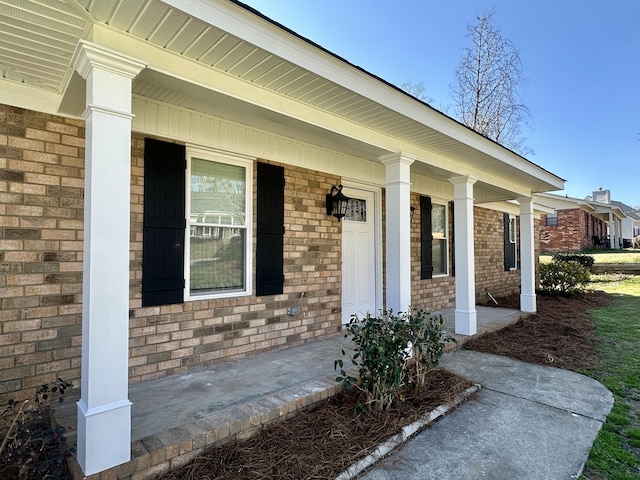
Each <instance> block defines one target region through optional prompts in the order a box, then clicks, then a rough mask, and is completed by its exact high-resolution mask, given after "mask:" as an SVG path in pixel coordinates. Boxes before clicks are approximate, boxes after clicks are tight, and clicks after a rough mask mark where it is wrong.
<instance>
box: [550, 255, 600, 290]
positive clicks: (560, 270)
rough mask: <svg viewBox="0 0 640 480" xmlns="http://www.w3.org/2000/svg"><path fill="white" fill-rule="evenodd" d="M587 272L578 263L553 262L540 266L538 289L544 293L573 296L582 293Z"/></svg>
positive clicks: (586, 279) (587, 278)
mask: <svg viewBox="0 0 640 480" xmlns="http://www.w3.org/2000/svg"><path fill="white" fill-rule="evenodd" d="M588 282H589V270H588V269H587V267H585V266H583V265H581V264H580V263H578V262H576V261H573V260H570V261H553V262H550V263H546V264H540V288H541V289H542V291H543V292H545V293H551V294H562V295H573V294H576V293H581V292H584V289H585V287H586V284H587V283H588Z"/></svg>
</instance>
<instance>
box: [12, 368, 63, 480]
mask: <svg viewBox="0 0 640 480" xmlns="http://www.w3.org/2000/svg"><path fill="white" fill-rule="evenodd" d="M69 387H71V384H70V383H67V382H65V381H63V380H61V379H58V380H57V381H56V382H52V383H50V384H45V385H41V386H40V387H38V389H37V390H36V393H35V395H34V396H33V398H31V399H27V400H23V401H21V402H16V401H13V400H10V401H9V403H8V405H7V407H6V408H5V409H4V410H3V411H2V412H0V437H2V438H3V440H2V444H1V445H0V478H15V479H21V480H22V479H24V480H40V479H45V478H46V479H50V480H62V479H67V478H71V476H70V474H69V471H68V469H67V465H66V459H67V457H69V456H71V455H72V454H73V453H74V452H75V449H74V448H72V447H71V446H69V445H67V441H66V438H65V436H64V432H65V429H64V428H63V427H61V426H59V425H56V426H54V425H52V424H51V418H50V410H49V400H50V397H52V396H55V395H57V396H58V402H59V403H62V402H63V401H64V393H65V391H66V389H67V388H69Z"/></svg>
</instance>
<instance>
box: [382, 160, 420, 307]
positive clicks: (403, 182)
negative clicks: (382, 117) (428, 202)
mask: <svg viewBox="0 0 640 480" xmlns="http://www.w3.org/2000/svg"><path fill="white" fill-rule="evenodd" d="M380 161H381V162H382V163H383V164H384V165H385V167H386V184H385V195H386V196H385V199H386V249H387V251H386V308H387V309H392V310H393V311H394V312H406V311H407V308H408V307H409V306H410V304H411V223H410V222H411V216H410V214H411V164H412V163H413V162H414V161H415V157H412V156H410V155H406V154H403V153H393V154H390V155H385V156H383V157H380Z"/></svg>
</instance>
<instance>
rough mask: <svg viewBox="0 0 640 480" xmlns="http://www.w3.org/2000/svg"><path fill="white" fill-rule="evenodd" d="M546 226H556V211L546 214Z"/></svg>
mask: <svg viewBox="0 0 640 480" xmlns="http://www.w3.org/2000/svg"><path fill="white" fill-rule="evenodd" d="M546 225H547V227H557V226H558V212H553V214H547V222H546Z"/></svg>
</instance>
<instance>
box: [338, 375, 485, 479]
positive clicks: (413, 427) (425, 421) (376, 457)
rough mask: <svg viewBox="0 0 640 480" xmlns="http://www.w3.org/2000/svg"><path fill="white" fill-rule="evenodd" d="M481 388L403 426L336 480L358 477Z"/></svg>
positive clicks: (463, 394)
mask: <svg viewBox="0 0 640 480" xmlns="http://www.w3.org/2000/svg"><path fill="white" fill-rule="evenodd" d="M480 388H481V387H480V385H478V384H475V385H472V386H471V387H469V388H467V389H466V390H465V391H464V392H461V393H459V394H458V395H456V396H455V397H454V399H453V400H452V401H451V402H450V403H448V404H443V405H440V406H438V407H436V408H435V409H434V410H432V411H431V412H429V413H426V414H424V415H423V416H422V418H420V419H419V420H416V421H415V422H413V423H411V424H409V425H405V426H404V427H403V428H402V431H401V432H400V433H397V434H395V435H393V436H392V437H391V438H389V439H388V440H387V441H385V442H383V443H381V444H380V445H378V447H377V448H376V450H375V451H374V452H373V453H372V454H370V455H367V456H366V457H365V458H363V459H362V460H359V461H357V462H356V463H354V464H353V465H351V466H350V467H349V468H347V469H346V470H345V471H344V472H342V473H341V474H340V475H338V476H337V477H336V478H335V480H350V479H353V478H356V477H357V476H358V475H360V474H361V473H362V472H364V471H365V470H367V469H368V468H370V467H372V466H373V465H375V464H376V463H378V462H379V461H380V460H382V459H383V458H384V457H386V456H387V455H388V454H389V453H391V452H392V451H393V450H395V449H397V448H398V447H400V446H401V445H402V444H403V443H405V442H407V441H408V440H409V439H410V438H411V437H413V436H414V435H415V434H417V433H419V432H421V431H422V430H424V429H425V428H426V427H428V426H429V425H430V424H431V423H433V422H435V421H436V420H438V419H439V418H441V417H443V416H445V415H446V414H447V413H448V412H450V411H451V410H452V409H454V408H455V407H457V406H459V405H460V404H462V403H463V402H465V401H466V400H468V399H469V397H471V395H473V394H474V393H476V392H477V391H478V390H480Z"/></svg>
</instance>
